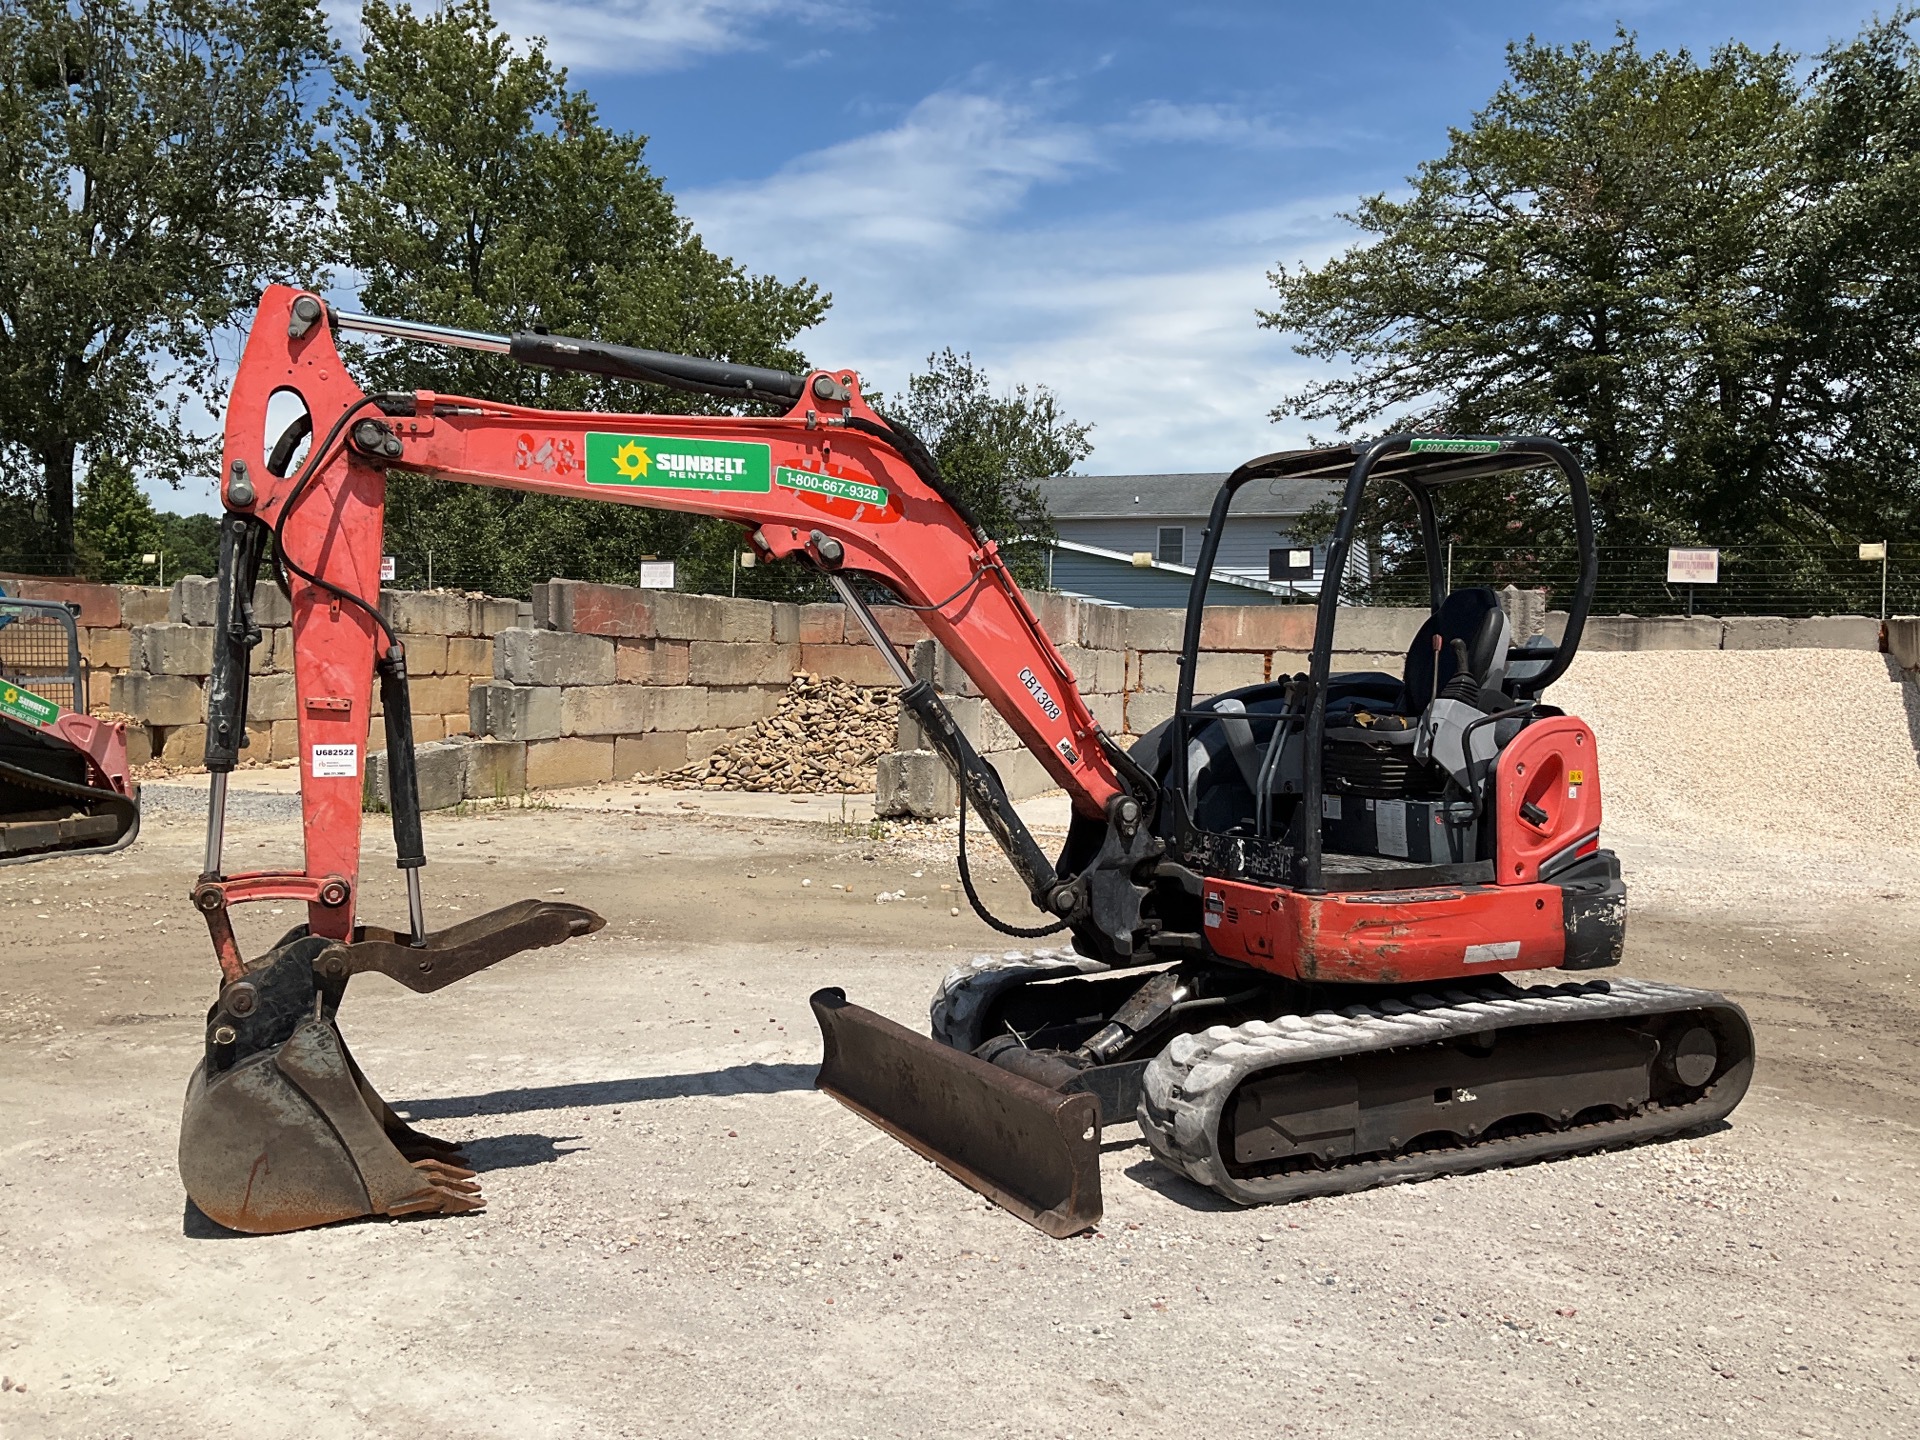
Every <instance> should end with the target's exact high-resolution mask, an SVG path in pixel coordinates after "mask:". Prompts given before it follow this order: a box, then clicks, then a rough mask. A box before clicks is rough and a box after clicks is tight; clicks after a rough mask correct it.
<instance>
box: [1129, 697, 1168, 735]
mask: <svg viewBox="0 0 1920 1440" xmlns="http://www.w3.org/2000/svg"><path fill="white" fill-rule="evenodd" d="M1172 715H1173V696H1171V695H1169V694H1167V693H1166V692H1164V691H1149V690H1137V691H1133V692H1130V693H1129V694H1128V695H1127V710H1126V717H1127V726H1126V730H1127V734H1129V735H1144V734H1146V733H1147V731H1149V730H1151V729H1152V728H1153V727H1154V726H1156V725H1158V724H1160V722H1161V721H1163V720H1167V719H1170V718H1171V717H1172Z"/></svg>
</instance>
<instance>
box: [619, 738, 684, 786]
mask: <svg viewBox="0 0 1920 1440" xmlns="http://www.w3.org/2000/svg"><path fill="white" fill-rule="evenodd" d="M686 763H687V732H686V731H684V730H656V731H654V732H653V733H652V734H651V735H622V736H619V737H618V738H617V739H615V740H614V742H613V773H614V775H615V777H616V778H619V779H626V778H627V777H629V776H638V775H655V774H658V773H659V772H660V771H662V770H678V769H679V768H680V767H681V766H682V765H684V764H686Z"/></svg>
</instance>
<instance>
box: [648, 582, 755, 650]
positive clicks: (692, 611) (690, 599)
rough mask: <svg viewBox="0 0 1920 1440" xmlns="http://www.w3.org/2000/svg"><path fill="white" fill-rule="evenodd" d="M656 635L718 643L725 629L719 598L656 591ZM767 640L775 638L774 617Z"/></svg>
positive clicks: (654, 603)
mask: <svg viewBox="0 0 1920 1440" xmlns="http://www.w3.org/2000/svg"><path fill="white" fill-rule="evenodd" d="M652 595H653V633H654V634H655V635H657V636H659V637H660V638H661V639H663V640H718V639H720V638H722V637H721V631H722V629H723V628H724V626H723V623H722V619H721V614H720V608H719V598H718V597H717V596H713V595H682V594H681V593H680V592H679V591H678V590H655V591H653V592H652ZM765 638H767V639H772V638H773V617H772V616H771V615H769V616H768V617H767V634H766V637H765Z"/></svg>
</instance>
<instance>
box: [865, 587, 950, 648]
mask: <svg viewBox="0 0 1920 1440" xmlns="http://www.w3.org/2000/svg"><path fill="white" fill-rule="evenodd" d="M935 598H936V599H937V598H938V597H937V596H936V597H935ZM873 618H874V619H875V620H878V621H879V622H880V633H881V634H883V635H885V636H886V637H887V638H888V639H889V640H891V641H893V643H894V644H896V645H898V646H900V647H901V648H902V649H905V648H906V647H907V646H909V645H918V644H919V643H920V642H921V641H922V640H931V639H932V638H933V632H932V631H931V630H929V629H927V622H926V621H925V620H924V619H922V618H921V616H920V612H919V611H918V610H909V609H907V608H906V607H905V606H902V605H876V606H874V607H873ZM856 631H857V632H858V633H859V635H860V636H863V637H864V636H865V634H866V633H867V632H866V631H865V630H864V629H863V628H862V627H861V624H860V622H859V621H858V620H856V619H854V618H852V617H851V616H849V617H848V619H847V633H848V635H849V636H850V637H851V636H853V635H854V633H855V632H856Z"/></svg>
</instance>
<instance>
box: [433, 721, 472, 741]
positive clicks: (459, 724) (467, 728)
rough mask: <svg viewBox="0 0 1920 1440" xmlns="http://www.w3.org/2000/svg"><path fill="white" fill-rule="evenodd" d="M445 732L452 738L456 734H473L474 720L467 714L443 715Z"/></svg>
mask: <svg viewBox="0 0 1920 1440" xmlns="http://www.w3.org/2000/svg"><path fill="white" fill-rule="evenodd" d="M440 721H441V725H442V727H443V733H444V734H445V735H446V737H447V738H448V739H449V740H451V739H452V738H453V737H454V736H456V735H466V736H471V735H472V734H473V721H472V719H471V718H470V717H468V716H465V715H442V716H441V717H440Z"/></svg>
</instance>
